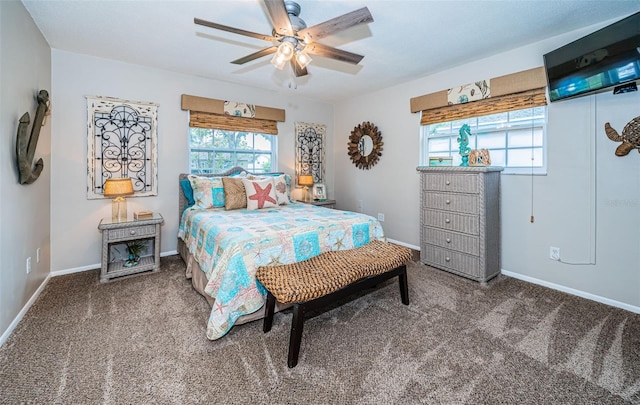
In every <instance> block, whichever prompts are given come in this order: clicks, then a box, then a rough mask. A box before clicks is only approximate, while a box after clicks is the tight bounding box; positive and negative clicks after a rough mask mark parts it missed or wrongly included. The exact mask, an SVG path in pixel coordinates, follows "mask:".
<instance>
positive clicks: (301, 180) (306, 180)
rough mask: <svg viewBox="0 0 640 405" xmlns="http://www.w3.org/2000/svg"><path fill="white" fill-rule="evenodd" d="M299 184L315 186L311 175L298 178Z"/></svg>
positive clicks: (302, 175)
mask: <svg viewBox="0 0 640 405" xmlns="http://www.w3.org/2000/svg"><path fill="white" fill-rule="evenodd" d="M298 184H300V185H301V186H313V176H312V175H310V174H301V175H300V176H298Z"/></svg>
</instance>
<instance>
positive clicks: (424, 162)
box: [419, 106, 548, 175]
mask: <svg viewBox="0 0 640 405" xmlns="http://www.w3.org/2000/svg"><path fill="white" fill-rule="evenodd" d="M532 108H544V118H543V119H542V124H541V125H537V126H534V128H541V130H542V146H541V149H542V162H543V164H542V165H541V166H536V167H531V166H528V167H524V166H519V167H507V166H505V167H504V170H503V172H502V173H503V174H516V175H518V174H520V175H521V174H526V175H531V174H534V175H546V174H547V123H548V106H539V107H532ZM527 109H529V108H523V109H521V110H515V111H522V110H527ZM512 112H514V111H509V112H506V113H507V114H509V113H512ZM498 114H504V113H496V114H487V115H483V116H474V117H469V118H466V119H461V120H454V121H445V122H442V123H454V122H461V123H462V122H468V121H470V120H476V123H477V120H478V118H479V117H487V116H490V115H498ZM531 120H533V118H532V119H531ZM531 120H527V121H526V122H527V124H525V125H517V126H509V129H507V130H500V129H498V127H497V126H496V127H495V129H493V130H491V131H482V132H480V133H475V134H474V133H472V137H473V139H474V142H475V141H476V139H477V137H478V136H481V135H482V134H487V133H499V132H504V133H505V135H504V136H505V137H506V138H507V139H505V147H504V148H495V149H499V150H504V151H505V152H506V151H509V150H517V149H529V148H530V147H529V146H527V147H511V148H510V147H509V145H508V133H507V132H508V131H509V130H513V129H516V130H517V129H521V130H522V129H530V128H531ZM442 123H435V124H429V125H420V148H419V150H420V165H421V166H428V165H429V156H430V155H429V140H430V139H433V138H434V137H433V136H429V128H430V126H433V125H439V124H442ZM508 123H509V121H508V122H507V125H508ZM457 136H458V134H457V133H453V132H452V133H450V134H449V135H447V136H441V138H448V140H449V144H450V153H451V155H452V156H454V157H455V156H459V155H458V152H457V150H456V147H457V141H456V138H457ZM470 147H471V149H474V147H473V146H472V145H470ZM487 149H489V151H491V150H492V149H491V148H487ZM431 156H438V155H431Z"/></svg>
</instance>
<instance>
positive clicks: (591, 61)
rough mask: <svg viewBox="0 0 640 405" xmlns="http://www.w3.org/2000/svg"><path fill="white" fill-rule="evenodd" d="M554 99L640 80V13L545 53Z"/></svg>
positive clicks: (550, 95) (551, 92) (546, 67)
mask: <svg viewBox="0 0 640 405" xmlns="http://www.w3.org/2000/svg"><path fill="white" fill-rule="evenodd" d="M544 66H545V70H546V72H547V83H548V84H549V98H550V99H551V101H557V100H562V99H565V98H569V97H575V96H579V95H586V94H589V93H593V92H596V91H598V90H601V89H605V88H608V87H611V86H617V85H622V84H623V83H628V82H632V81H635V80H637V79H640V12H637V13H635V14H632V15H630V16H629V17H627V18H625V19H622V20H620V21H618V22H615V23H613V24H611V25H609V26H607V27H604V28H602V29H600V30H598V31H596V32H594V33H592V34H589V35H587V36H585V37H583V38H580V39H578V40H576V41H573V42H571V43H569V44H567V45H565V46H563V47H561V48H558V49H556V50H554V51H551V52H549V53H547V54H545V55H544Z"/></svg>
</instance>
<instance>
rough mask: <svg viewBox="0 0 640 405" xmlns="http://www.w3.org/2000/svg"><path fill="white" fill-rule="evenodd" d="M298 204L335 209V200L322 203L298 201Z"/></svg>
mask: <svg viewBox="0 0 640 405" xmlns="http://www.w3.org/2000/svg"><path fill="white" fill-rule="evenodd" d="M298 202H301V203H303V204H311V205H319V206H322V207H326V208H335V207H336V200H324V201H318V200H312V201H298Z"/></svg>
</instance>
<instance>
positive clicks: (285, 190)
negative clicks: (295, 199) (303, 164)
mask: <svg viewBox="0 0 640 405" xmlns="http://www.w3.org/2000/svg"><path fill="white" fill-rule="evenodd" d="M287 177H289V175H288V174H281V175H280V176H276V177H274V178H273V186H274V188H275V190H276V199H277V200H278V205H284V204H289V203H290V202H291V194H290V184H291V177H289V179H288V180H289V181H288V182H287Z"/></svg>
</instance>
